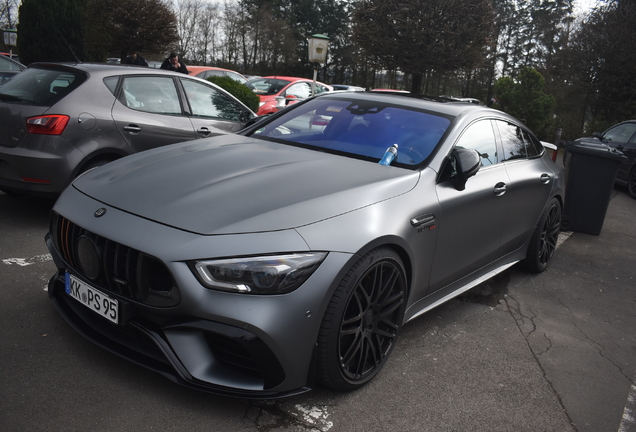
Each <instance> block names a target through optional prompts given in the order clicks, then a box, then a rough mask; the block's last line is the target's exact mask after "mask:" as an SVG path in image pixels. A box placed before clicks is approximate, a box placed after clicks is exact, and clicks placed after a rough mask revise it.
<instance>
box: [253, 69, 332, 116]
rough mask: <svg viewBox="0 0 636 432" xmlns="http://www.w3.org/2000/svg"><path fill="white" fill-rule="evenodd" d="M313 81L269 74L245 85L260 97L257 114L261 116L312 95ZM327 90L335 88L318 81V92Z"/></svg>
mask: <svg viewBox="0 0 636 432" xmlns="http://www.w3.org/2000/svg"><path fill="white" fill-rule="evenodd" d="M312 83H313V81H312V80H310V79H307V78H295V77H286V76H268V77H262V78H255V79H253V80H250V81H248V82H246V83H245V85H246V86H247V87H249V88H250V89H251V90H252V91H253V92H254V93H256V94H257V95H258V96H259V97H260V99H261V102H260V103H259V108H258V111H257V112H256V115H259V116H261V115H264V114H270V113H274V112H276V111H278V110H279V109H280V108H281V107H284V106H286V105H288V104H290V103H293V102H297V101H299V100H302V99H305V98H308V97H309V96H311V85H312ZM326 91H333V88H332V87H331V86H329V85H327V84H323V83H321V82H317V81H316V94H318V93H323V92H326Z"/></svg>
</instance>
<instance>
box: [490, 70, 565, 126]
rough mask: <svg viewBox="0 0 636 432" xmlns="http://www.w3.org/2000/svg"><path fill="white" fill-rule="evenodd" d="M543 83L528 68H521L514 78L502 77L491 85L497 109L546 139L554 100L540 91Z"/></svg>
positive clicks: (541, 78) (542, 80)
mask: <svg viewBox="0 0 636 432" xmlns="http://www.w3.org/2000/svg"><path fill="white" fill-rule="evenodd" d="M544 84H545V80H544V79H543V76H541V74H540V73H539V72H537V71H536V70H534V69H532V68H523V69H521V71H520V72H519V74H518V76H517V77H516V79H513V78H511V77H509V76H507V77H502V78H499V79H498V80H497V82H496V83H495V94H496V95H497V103H496V104H495V105H494V108H498V109H501V110H502V111H505V112H507V113H508V114H510V115H511V116H513V117H516V118H518V119H519V120H521V121H522V122H524V123H525V124H526V126H528V127H529V128H530V129H531V130H532V131H533V132H534V133H535V134H537V135H539V136H543V137H545V136H546V133H547V129H548V127H549V126H550V118H551V115H552V113H553V110H554V105H555V100H554V97H552V96H551V95H548V94H546V93H545V92H544V91H543V86H544Z"/></svg>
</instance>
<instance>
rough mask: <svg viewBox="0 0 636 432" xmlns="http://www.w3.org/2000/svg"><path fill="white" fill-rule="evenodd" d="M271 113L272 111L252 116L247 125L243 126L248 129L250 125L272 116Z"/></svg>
mask: <svg viewBox="0 0 636 432" xmlns="http://www.w3.org/2000/svg"><path fill="white" fill-rule="evenodd" d="M271 115H272V113H269V114H265V115H262V116H258V117H252V118H251V119H249V120H248V121H247V122H246V123H245V126H243V129H246V128H248V127H250V126H252V125H255V124H256V123H259V122H261V121H263V120H265V119H266V118H267V117H269V116H271Z"/></svg>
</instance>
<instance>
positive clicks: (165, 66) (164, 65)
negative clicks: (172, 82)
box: [159, 57, 190, 75]
mask: <svg viewBox="0 0 636 432" xmlns="http://www.w3.org/2000/svg"><path fill="white" fill-rule="evenodd" d="M179 65H180V66H179V68H175V67H174V66H172V63H171V62H170V57H168V58H167V59H165V60H164V61H163V63H161V67H160V68H159V69H167V70H171V71H175V72H181V73H184V74H186V75H187V74H189V73H190V72H188V68H187V67H186V64H185V63H184V62H183V60H179Z"/></svg>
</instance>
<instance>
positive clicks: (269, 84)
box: [245, 78, 289, 96]
mask: <svg viewBox="0 0 636 432" xmlns="http://www.w3.org/2000/svg"><path fill="white" fill-rule="evenodd" d="M287 84H289V81H285V80H282V79H278V78H257V79H254V80H251V81H248V82H246V83H245V85H246V86H247V87H248V88H249V89H250V90H252V91H253V92H254V93H256V94H258V95H263V96H270V95H275V94H276V93H279V92H280V91H281V90H282V89H283V88H285V86H286V85H287Z"/></svg>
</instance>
